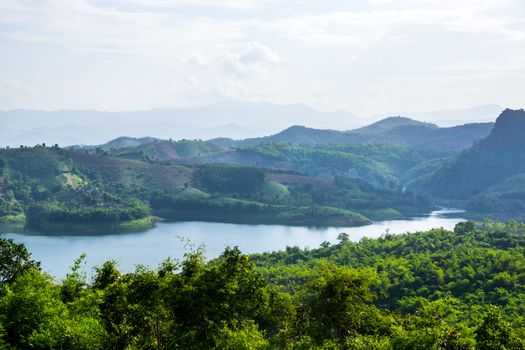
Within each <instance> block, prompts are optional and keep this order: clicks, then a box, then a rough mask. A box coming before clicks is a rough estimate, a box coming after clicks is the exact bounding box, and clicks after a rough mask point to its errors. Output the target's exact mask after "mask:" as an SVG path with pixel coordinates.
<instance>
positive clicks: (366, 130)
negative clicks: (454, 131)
mask: <svg viewBox="0 0 525 350" xmlns="http://www.w3.org/2000/svg"><path fill="white" fill-rule="evenodd" d="M408 125H418V126H425V127H429V128H438V126H437V125H435V124H431V123H426V122H420V121H418V120H414V119H410V118H407V117H401V116H394V117H387V118H384V119H381V120H380V121H377V122H375V123H373V124H370V125H368V126H365V127H362V128H359V129H355V130H352V132H357V133H361V134H380V133H383V132H385V131H388V130H391V129H394V128H397V127H401V126H408Z"/></svg>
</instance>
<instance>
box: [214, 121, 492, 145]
mask: <svg viewBox="0 0 525 350" xmlns="http://www.w3.org/2000/svg"><path fill="white" fill-rule="evenodd" d="M493 126H494V123H475V124H465V125H459V126H455V127H448V128H440V127H438V126H437V125H435V124H430V123H424V122H420V121H416V120H413V119H409V118H404V117H389V118H385V119H383V120H380V121H378V122H376V123H373V124H371V125H368V126H365V127H361V128H359V129H355V130H351V131H336V130H321V129H312V128H307V127H304V126H292V127H290V128H288V129H286V130H283V131H281V132H280V133H277V134H274V135H270V136H266V137H258V138H251V139H244V140H238V141H236V140H232V139H226V138H219V139H212V140H210V141H211V142H213V143H215V144H218V145H221V146H223V147H247V146H255V145H259V144H264V143H275V142H289V143H293V144H299V145H328V144H333V145H353V144H359V143H379V144H385V143H392V144H400V145H405V146H409V147H413V148H417V149H428V150H439V151H460V150H463V149H466V148H468V147H470V146H471V145H472V144H473V143H474V142H475V141H476V140H479V139H482V138H484V137H486V136H487V135H488V134H489V133H490V131H491V130H492V128H493Z"/></svg>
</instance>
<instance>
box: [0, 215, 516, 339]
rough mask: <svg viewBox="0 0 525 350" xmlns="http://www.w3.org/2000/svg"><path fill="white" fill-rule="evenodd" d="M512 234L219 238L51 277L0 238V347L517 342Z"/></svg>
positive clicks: (503, 228)
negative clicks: (317, 243)
mask: <svg viewBox="0 0 525 350" xmlns="http://www.w3.org/2000/svg"><path fill="white" fill-rule="evenodd" d="M524 232H525V229H524V227H523V225H519V224H515V223H511V224H506V225H504V224H499V223H487V224H486V225H485V226H484V227H483V229H479V228H478V229H476V228H475V227H474V226H473V225H472V224H470V223H467V224H462V225H460V226H458V227H457V230H456V232H448V231H444V230H433V231H430V232H425V233H415V234H408V235H401V236H395V237H394V236H385V237H383V238H381V239H374V240H372V239H367V240H363V241H361V242H360V243H352V242H350V241H349V240H348V236H347V235H340V240H341V242H340V243H339V244H335V245H331V244H328V243H325V244H323V245H322V247H320V248H319V249H314V250H303V249H299V248H292V247H291V248H288V249H287V250H286V251H283V252H278V253H272V254H260V255H256V256H252V257H248V256H245V255H243V254H242V253H241V252H240V251H239V250H238V249H237V248H227V249H226V250H225V251H224V253H223V254H222V255H221V256H220V257H219V258H218V259H216V260H213V261H211V262H206V261H205V260H204V258H203V255H202V252H201V251H200V250H198V249H197V250H194V251H190V252H188V253H187V254H186V256H185V258H184V259H183V260H182V261H173V260H166V261H164V262H163V263H162V264H161V265H160V266H159V267H158V268H157V269H148V268H145V267H138V268H137V269H136V270H135V271H134V272H131V273H123V272H121V271H119V269H118V265H117V263H115V262H113V261H108V262H106V263H104V264H103V265H102V266H99V267H97V268H96V269H95V271H94V272H93V277H92V278H88V277H87V275H86V272H85V271H84V270H83V257H80V258H79V259H78V260H77V261H75V262H74V264H73V266H72V269H71V272H70V273H69V274H68V275H67V277H66V278H65V279H64V280H63V281H55V280H53V279H52V278H51V277H50V276H48V275H47V274H45V273H43V272H42V271H41V270H40V267H39V264H38V263H36V262H34V261H32V260H31V258H30V255H29V253H28V252H27V250H25V248H24V247H23V246H21V245H17V244H16V243H14V242H13V241H10V240H0V243H1V244H0V253H1V254H0V270H1V271H0V272H1V273H0V276H2V280H1V281H0V287H1V293H0V344H1V345H2V346H3V348H8V349H9V348H27V349H31V348H63V349H68V348H69V349H139V348H140V349H179V348H180V349H523V348H524V344H525V343H524V340H525V336H524V335H525V328H523V327H524V322H523V319H522V318H520V317H519V315H520V314H521V315H523V311H522V310H523V306H524V305H523V304H524V302H523V300H525V298H524V297H523V291H522V287H521V286H520V285H521V284H522V279H523V276H524V261H525V260H524V259H523V249H524V246H525V243H524V241H525V238H524V236H523V234H524ZM445 251H449V254H450V256H442V254H443V252H445ZM461 251H463V252H464V253H463V254H460V253H459V252H461ZM469 251H471V252H469ZM438 257H441V260H438ZM439 271H442V272H439ZM449 279H454V280H455V282H456V283H457V284H460V285H461V286H462V287H461V288H458V287H457V285H456V284H451V281H449ZM465 279H468V283H467V282H465ZM492 292H496V294H497V295H498V297H496V294H491V293H492ZM481 295H484V297H483V298H481ZM520 310H521V311H520Z"/></svg>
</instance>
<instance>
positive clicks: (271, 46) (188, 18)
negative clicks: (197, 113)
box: [0, 0, 525, 123]
mask: <svg viewBox="0 0 525 350" xmlns="http://www.w3.org/2000/svg"><path fill="white" fill-rule="evenodd" d="M0 33H1V34H0V57H1V61H2V64H1V65H0V109H2V110H9V109H16V108H26V109H44V110H56V109H96V110H145V109H151V108H159V107H185V106H195V105H204V104H208V103H213V102H216V101H223V100H242V101H260V100H265V101H271V102H273V103H278V104H292V103H303V104H306V105H308V106H310V107H313V108H316V109H319V110H322V111H334V110H346V111H349V112H351V113H353V114H357V115H360V116H363V117H369V116H371V115H378V114H384V115H388V114H390V113H395V112H399V111H426V110H446V109H462V108H468V107H474V106H479V105H488V104H495V105H499V106H503V107H511V108H518V107H522V106H520V104H521V103H522V101H523V96H524V92H525V89H524V88H523V82H524V79H525V3H524V2H523V1H520V0H500V1H490V0H457V1H445V2H444V1H437V0H423V1H405V0H403V1H401V0H360V1H352V2H348V1H334V0H327V1H323V2H318V1H308V0H305V1H293V2H289V1H286V2H285V1H277V0H244V1H235V0H213V1H211V0H192V1H188V0H38V1H21V0H3V1H1V2H0ZM225 123H227V121H225Z"/></svg>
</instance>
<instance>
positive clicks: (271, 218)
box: [0, 141, 440, 231]
mask: <svg viewBox="0 0 525 350" xmlns="http://www.w3.org/2000/svg"><path fill="white" fill-rule="evenodd" d="M159 142H160V141H159ZM165 142H169V141H165ZM188 142H189V143H188ZM188 142H186V141H181V142H180V143H178V146H177V147H179V146H180V147H179V148H178V150H177V152H178V154H180V155H181V156H182V155H185V154H192V152H193V151H195V148H193V146H194V145H195V144H200V143H198V142H197V143H194V142H193V141H191V142H190V141H188ZM161 144H163V143H161ZM200 145H201V146H202V149H201V150H202V152H205V145H203V144H200ZM186 146H189V147H186ZM165 150H166V151H167V150H170V148H165ZM253 152H257V151H255V150H253ZM265 152H266V155H264V154H265ZM268 152H270V153H272V152H273V153H274V156H272V155H271V154H268ZM276 152H282V157H288V158H289V161H290V164H300V163H302V164H303V165H304V168H301V170H303V171H304V172H298V171H297V169H298V168H297V169H295V170H294V169H291V168H288V169H279V168H275V167H265V166H264V165H263V164H255V165H254V164H245V166H242V165H236V164H226V163H223V164H198V165H195V164H190V165H177V164H172V163H166V162H157V161H152V160H151V159H149V158H147V157H146V158H144V157H139V159H129V158H125V157H114V156H111V155H109V154H108V152H106V151H103V150H100V149H97V150H96V151H95V152H94V153H86V152H77V151H70V150H64V149H61V148H58V147H57V146H53V147H47V146H46V145H39V146H37V147H30V148H29V147H21V148H16V149H1V150H0V184H1V186H0V223H3V224H20V225H26V228H30V229H35V230H39V231H42V230H43V231H74V230H75V229H76V228H79V229H82V230H86V229H88V230H89V229H92V228H100V227H101V228H103V229H104V230H121V229H124V230H134V229H135V230H136V229H139V228H145V227H149V226H151V225H152V217H151V215H152V214H153V215H155V216H158V217H162V218H164V219H173V220H201V221H202V220H207V221H219V222H236V223H263V224H288V225H316V226H341V227H346V226H356V225H365V224H368V223H370V219H387V218H397V217H400V216H402V215H403V214H404V213H407V214H408V213H414V212H422V211H428V210H431V209H432V206H431V203H430V202H429V200H428V198H426V197H424V196H419V195H418V194H417V193H413V192H411V191H404V190H403V189H402V187H401V182H400V181H401V176H402V174H404V173H405V172H407V171H408V170H409V169H411V168H412V167H415V166H417V165H419V164H420V163H421V162H426V161H427V160H429V159H435V158H436V157H439V156H440V155H439V154H435V153H434V152H423V151H415V150H411V149H407V148H404V147H400V146H399V147H395V148H393V147H391V146H389V147H379V146H377V145H368V146H366V147H357V148H355V147H354V148H353V149H339V150H324V151H323V150H314V149H287V148H285V149H279V147H277V148H275V149H273V148H268V149H261V150H260V154H261V157H263V156H265V157H269V158H272V157H273V158H274V159H276V158H275V155H276ZM365 154H366V155H368V156H369V157H365ZM281 163H282V162H281ZM273 164H278V162H274V163H273Z"/></svg>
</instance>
